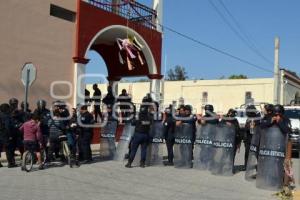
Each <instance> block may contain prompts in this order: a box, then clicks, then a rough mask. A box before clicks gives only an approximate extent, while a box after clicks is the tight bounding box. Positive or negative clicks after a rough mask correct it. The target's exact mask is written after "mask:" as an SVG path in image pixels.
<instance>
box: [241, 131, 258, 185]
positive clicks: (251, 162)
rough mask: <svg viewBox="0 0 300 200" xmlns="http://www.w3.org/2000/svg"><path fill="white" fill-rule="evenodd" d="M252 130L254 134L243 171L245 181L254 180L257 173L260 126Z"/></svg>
mask: <svg viewBox="0 0 300 200" xmlns="http://www.w3.org/2000/svg"><path fill="white" fill-rule="evenodd" d="M253 132H254V134H253V136H252V139H251V145H250V151H249V156H248V161H247V166H246V172H245V179H246V180H247V181H253V180H255V179H256V175H257V158H258V152H259V143H260V136H261V129H260V127H255V128H254V131H253Z"/></svg>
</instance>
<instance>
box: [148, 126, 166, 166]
mask: <svg viewBox="0 0 300 200" xmlns="http://www.w3.org/2000/svg"><path fill="white" fill-rule="evenodd" d="M163 147H164V132H163V124H162V121H155V122H154V123H153V124H152V126H151V129H150V144H149V148H148V151H147V160H146V163H147V165H162V164H163Z"/></svg>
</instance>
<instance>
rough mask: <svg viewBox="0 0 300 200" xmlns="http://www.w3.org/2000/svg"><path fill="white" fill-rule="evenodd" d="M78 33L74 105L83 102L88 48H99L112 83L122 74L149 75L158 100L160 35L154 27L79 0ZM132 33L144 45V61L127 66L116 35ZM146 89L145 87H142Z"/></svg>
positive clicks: (120, 36) (121, 35)
mask: <svg viewBox="0 0 300 200" xmlns="http://www.w3.org/2000/svg"><path fill="white" fill-rule="evenodd" d="M78 4H79V5H78V12H77V13H78V14H77V22H76V25H77V37H76V49H75V55H76V56H75V57H74V58H73V60H74V105H76V104H78V103H80V102H83V99H84V95H83V94H84V88H85V85H84V81H83V80H84V77H85V65H86V64H87V63H88V62H89V60H88V58H87V52H88V51H90V50H94V51H96V52H98V53H99V54H100V55H101V56H102V58H103V60H104V62H105V64H106V67H107V71H108V76H107V79H108V81H110V82H111V83H113V82H116V81H119V80H120V79H121V78H123V77H135V76H148V77H149V78H150V79H151V87H150V88H151V89H150V91H149V92H151V94H153V98H154V99H156V100H159V96H160V79H161V78H162V75H161V70H160V68H161V67H160V65H161V49H162V36H161V33H160V32H158V31H157V30H156V29H152V28H149V27H147V26H143V25H142V24H139V23H137V22H132V21H129V20H127V19H125V18H123V17H121V16H118V15H116V14H114V13H110V12H106V11H104V10H101V9H99V8H97V7H95V6H93V5H90V4H88V3H87V2H83V1H79V2H78ZM129 36H134V37H135V38H136V40H137V41H138V42H139V43H140V45H141V46H142V47H143V48H141V57H142V58H143V59H144V61H145V62H143V64H137V63H135V68H134V69H133V70H129V69H128V68H127V67H126V65H125V64H124V63H122V62H120V55H119V51H120V48H119V47H118V44H117V42H116V40H117V38H120V39H125V38H128V37H129ZM144 92H145V91H144Z"/></svg>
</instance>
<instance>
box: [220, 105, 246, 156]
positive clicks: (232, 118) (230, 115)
mask: <svg viewBox="0 0 300 200" xmlns="http://www.w3.org/2000/svg"><path fill="white" fill-rule="evenodd" d="M236 114H237V112H236V111H235V110H234V109H229V110H228V112H227V114H226V115H225V116H224V117H223V118H222V120H221V123H222V122H224V123H227V124H228V125H230V126H234V127H235V134H236V135H235V145H234V157H233V161H234V160H235V155H236V152H237V151H238V150H239V149H240V147H241V142H242V137H241V132H240V125H239V122H238V120H237V119H236Z"/></svg>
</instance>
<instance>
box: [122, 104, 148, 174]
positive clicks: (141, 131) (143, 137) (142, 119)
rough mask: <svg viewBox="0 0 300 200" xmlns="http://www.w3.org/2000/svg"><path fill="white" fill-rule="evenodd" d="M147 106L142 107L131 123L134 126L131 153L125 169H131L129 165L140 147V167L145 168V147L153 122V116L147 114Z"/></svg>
mask: <svg viewBox="0 0 300 200" xmlns="http://www.w3.org/2000/svg"><path fill="white" fill-rule="evenodd" d="M149 109H150V108H149V106H148V105H142V106H141V108H140V112H139V115H138V119H136V120H134V121H133V122H132V124H133V125H135V132H134V135H133V138H132V142H131V151H130V155H129V159H128V163H127V164H126V165H125V167H127V168H131V164H132V162H133V160H134V157H135V155H136V152H137V150H138V147H139V146H141V160H140V167H142V168H144V167H145V162H146V156H147V147H148V144H149V133H150V126H151V124H152V122H153V116H152V115H151V113H150V112H149Z"/></svg>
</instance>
